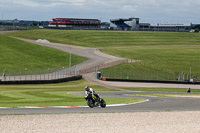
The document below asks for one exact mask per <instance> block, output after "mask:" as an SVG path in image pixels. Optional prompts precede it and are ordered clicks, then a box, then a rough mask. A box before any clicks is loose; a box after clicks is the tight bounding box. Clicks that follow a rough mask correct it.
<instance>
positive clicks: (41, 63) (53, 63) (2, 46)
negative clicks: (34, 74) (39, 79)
mask: <svg viewBox="0 0 200 133" xmlns="http://www.w3.org/2000/svg"><path fill="white" fill-rule="evenodd" d="M0 53H1V56H0V63H1V65H0V74H1V73H2V71H3V70H4V69H6V70H7V71H9V70H15V71H17V70H25V68H26V69H27V70H38V71H40V70H44V69H46V70H48V68H62V67H66V66H68V65H69V64H68V63H69V61H67V60H68V59H69V53H66V52H63V51H60V50H56V49H54V48H49V47H44V46H39V45H35V44H32V43H27V42H24V41H21V40H17V39H14V38H11V37H8V36H6V35H0ZM71 60H72V65H75V64H79V63H81V62H83V61H84V60H86V58H85V57H80V56H77V55H72V59H71Z"/></svg>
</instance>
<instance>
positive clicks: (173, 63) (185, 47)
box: [10, 30, 200, 74]
mask: <svg viewBox="0 0 200 133" xmlns="http://www.w3.org/2000/svg"><path fill="white" fill-rule="evenodd" d="M10 35H13V36H18V37H24V38H30V39H39V38H42V39H43V38H44V39H48V40H50V41H52V42H59V43H64V44H72V45H80V46H88V47H97V48H101V49H102V51H104V52H106V53H109V54H112V55H115V56H119V57H124V58H128V59H134V60H138V62H137V63H131V64H122V65H118V66H115V67H111V68H107V69H104V70H105V71H106V70H107V71H110V70H113V71H123V72H124V71H125V72H127V71H129V72H128V73H132V72H146V73H148V72H155V73H158V72H159V73H162V72H166V73H168V74H174V73H180V72H185V73H188V72H189V70H190V67H191V68H192V73H193V74H197V73H200V69H199V66H200V58H199V57H200V34H199V33H181V32H179V33H177V32H146V31H145V32H142V31H84V30H77V31H76V30H75V31H72V30H29V31H20V32H16V33H11V34H10Z"/></svg>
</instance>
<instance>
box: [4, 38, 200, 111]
mask: <svg viewBox="0 0 200 133" xmlns="http://www.w3.org/2000/svg"><path fill="white" fill-rule="evenodd" d="M23 40H25V41H28V42H32V43H36V42H35V41H33V40H27V39H23ZM36 44H39V45H43V46H49V47H53V48H56V49H60V50H63V51H65V52H71V53H72V54H77V55H80V56H85V57H88V58H89V60H87V61H85V62H83V63H81V64H79V65H77V69H81V68H89V67H91V66H95V65H99V64H104V63H107V62H113V61H117V60H122V58H118V57H114V56H110V55H107V54H103V53H101V52H100V51H99V50H98V49H95V48H85V47H79V46H70V45H62V44H57V43H50V44H49V43H47V44H42V43H36ZM84 78H85V79H86V80H88V81H91V82H94V83H96V84H99V85H102V86H106V87H110V88H113V89H119V90H120V88H118V87H119V86H126V85H127V86H128V87H134V86H135V87H143V86H144V87H146V86H147V84H144V83H143V84H140V85H139V86H138V85H136V84H131V85H130V84H128V83H120V84H119V85H116V84H117V83H116V84H115V83H113V82H112V83H109V82H102V81H97V80H95V77H94V75H92V74H86V75H84ZM145 85H146V86H145ZM167 85H168V84H159V85H158V84H151V87H166V86H167ZM176 86H179V85H176V84H174V85H172V86H169V87H170V88H172V87H176ZM147 87H148V86H147ZM181 87H183V88H187V87H188V86H181ZM191 88H192V87H191ZM196 89H199V86H198V87H197V88H196ZM136 93H139V92H127V91H120V92H101V93H100V95H101V96H102V97H136V98H143V99H148V101H146V102H143V103H137V104H130V105H125V106H114V107H106V108H100V107H96V108H89V107H72V108H58V107H57V108H56V107H52V108H51V107H50V108H9V109H0V114H48V113H50V114H64V113H84V112H86V113H88V112H94V113H105V112H148V111H199V110H200V102H199V101H200V99H199V98H172V97H149V96H134V95H133V94H136Z"/></svg>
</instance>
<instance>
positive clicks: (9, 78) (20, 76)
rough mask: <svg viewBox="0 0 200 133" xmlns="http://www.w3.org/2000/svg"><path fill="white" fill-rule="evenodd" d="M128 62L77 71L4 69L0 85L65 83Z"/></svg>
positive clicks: (71, 68)
mask: <svg viewBox="0 0 200 133" xmlns="http://www.w3.org/2000/svg"><path fill="white" fill-rule="evenodd" d="M127 62H130V60H127V59H125V60H119V61H114V62H109V63H105V64H100V65H96V66H92V67H90V68H87V69H80V70H77V69H76V66H73V67H70V68H64V67H62V68H58V69H55V68H54V69H46V70H28V69H27V68H25V69H24V70H17V71H16V70H6V69H4V70H3V72H2V76H0V84H4V83H5V84H9V83H11V84H26V83H27V84H29V83H33V84H34V83H52V82H53V83H54V81H55V82H60V81H65V80H67V79H70V78H71V77H72V78H73V77H77V76H78V77H79V76H81V75H82V74H86V73H91V72H97V70H99V69H101V68H105V67H110V66H113V65H118V64H121V63H127Z"/></svg>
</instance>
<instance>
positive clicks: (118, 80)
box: [102, 78, 200, 84]
mask: <svg viewBox="0 0 200 133" xmlns="http://www.w3.org/2000/svg"><path fill="white" fill-rule="evenodd" d="M102 79H103V78H102ZM105 81H116V82H144V83H169V84H200V82H188V81H162V80H131V79H111V78H106V80H105Z"/></svg>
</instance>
